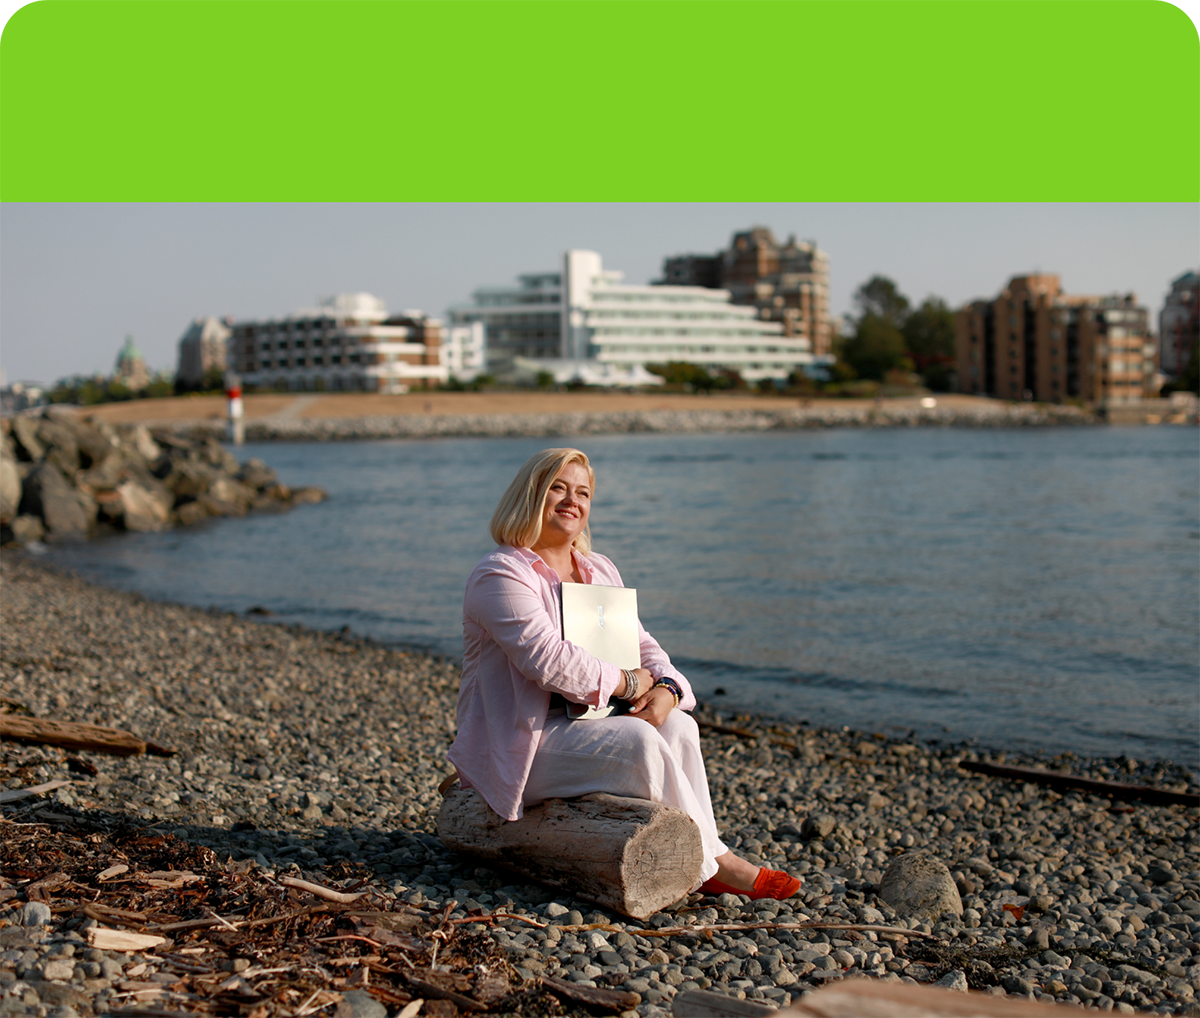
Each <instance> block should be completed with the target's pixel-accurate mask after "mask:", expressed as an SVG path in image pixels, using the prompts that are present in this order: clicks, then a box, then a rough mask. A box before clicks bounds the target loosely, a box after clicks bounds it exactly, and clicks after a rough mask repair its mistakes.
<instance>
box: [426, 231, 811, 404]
mask: <svg viewBox="0 0 1200 1018" xmlns="http://www.w3.org/2000/svg"><path fill="white" fill-rule="evenodd" d="M622 278H623V274H622V273H620V272H614V271H611V270H606V269H605V268H604V266H603V263H602V260H601V257H600V255H599V254H597V253H596V252H594V251H567V252H566V253H565V254H564V256H563V268H562V271H561V272H546V273H533V274H527V275H522V276H518V277H517V282H518V285H517V286H515V287H494V288H482V289H479V290H476V291H475V293H474V294H472V298H473V301H472V303H470V304H459V305H455V306H453V307H452V308H450V311H449V318H450V322H451V323H452V325H457V324H467V323H470V322H480V323H482V324H483V325H484V327H485V328H486V330H487V351H488V363H489V364H490V365H492V367H493V369H494V370H495V371H497V372H498V373H519V372H521V371H522V370H533V369H535V368H536V369H540V370H545V371H549V372H550V373H551V374H554V375H555V377H556V378H557V377H559V376H560V375H563V374H567V373H571V374H573V375H578V376H579V377H581V378H584V379H585V380H588V381H592V382H594V383H596V384H613V385H631V384H643V383H644V382H645V381H646V380H647V376H646V375H645V366H646V365H647V364H665V363H667V362H668V361H683V362H686V363H690V364H696V365H698V366H700V367H703V368H705V369H706V370H709V371H721V370H732V371H737V372H738V373H739V374H740V375H741V376H742V377H743V378H744V379H746V380H747V381H749V382H754V381H758V380H760V379H764V378H773V379H780V380H782V379H784V378H786V377H787V376H788V375H789V374H790V373H791V372H793V371H795V370H801V371H805V372H810V371H814V370H816V371H819V370H821V369H822V368H823V367H824V365H825V363H826V362H828V361H831V360H832V358H814V356H813V353H812V346H811V343H810V342H809V340H808V338H807V337H806V336H787V335H785V330H784V326H783V323H782V322H779V321H768V320H764V319H763V318H762V317H761V316H760V314H759V313H758V311H757V310H756V309H755V308H753V307H746V306H742V305H737V304H734V303H732V302H731V300H730V294H729V291H728V290H720V289H710V288H708V287H704V286H672V285H657V284H655V285H649V286H633V285H629V284H625V283H622V282H621V279H622Z"/></svg>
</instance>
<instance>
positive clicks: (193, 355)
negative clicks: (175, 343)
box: [175, 315, 231, 389]
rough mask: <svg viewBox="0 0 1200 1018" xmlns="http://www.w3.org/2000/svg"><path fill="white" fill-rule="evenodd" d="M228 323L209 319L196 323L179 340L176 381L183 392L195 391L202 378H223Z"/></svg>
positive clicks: (204, 318) (226, 352)
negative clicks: (185, 390) (220, 375)
mask: <svg viewBox="0 0 1200 1018" xmlns="http://www.w3.org/2000/svg"><path fill="white" fill-rule="evenodd" d="M230 335H231V332H230V329H229V323H228V322H224V321H222V320H221V319H219V318H214V317H213V316H212V315H206V316H203V317H200V318H197V319H195V320H194V321H193V322H192V324H191V325H189V326H188V327H187V329H186V330H185V331H184V333H183V335H182V336H180V338H179V367H178V368H177V369H176V371H175V380H176V382H177V383H178V384H179V385H181V386H182V387H183V388H186V389H197V388H199V387H200V386H201V385H202V384H203V383H204V379H205V376H206V375H207V376H208V377H209V378H210V379H211V378H212V377H213V376H214V375H218V374H224V373H225V369H226V368H227V367H228V365H229V337H230Z"/></svg>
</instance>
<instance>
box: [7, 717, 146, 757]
mask: <svg viewBox="0 0 1200 1018" xmlns="http://www.w3.org/2000/svg"><path fill="white" fill-rule="evenodd" d="M0 735H3V736H4V738H6V739H14V740H16V741H17V742H36V743H40V744H41V745H44V746H62V747H63V748H64V749H88V750H91V751H92V752H94V753H108V754H109V755H110V756H140V755H141V754H142V753H145V752H146V750H147V749H148V748H149V745H148V744H147V743H146V741H145V740H144V739H139V738H138V737H137V736H136V735H134V734H133V733H132V732H126V731H123V730H122V729H120V728H105V727H103V726H101V725H87V724H83V723H81V722H78V721H52V720H51V719H50V718H30V717H24V716H23V715H20V714H0ZM168 753H169V751H168Z"/></svg>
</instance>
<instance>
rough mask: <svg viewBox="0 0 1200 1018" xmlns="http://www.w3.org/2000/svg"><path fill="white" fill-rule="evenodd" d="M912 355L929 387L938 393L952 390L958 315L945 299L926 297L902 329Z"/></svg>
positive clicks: (906, 320) (910, 355)
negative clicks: (951, 382) (956, 317)
mask: <svg viewBox="0 0 1200 1018" xmlns="http://www.w3.org/2000/svg"><path fill="white" fill-rule="evenodd" d="M900 331H901V332H903V333H904V343H905V346H906V347H907V349H908V355H909V357H911V358H912V361H913V364H914V365H915V366H916V369H917V371H919V372H920V373H921V377H922V378H923V379H924V380H925V384H926V385H927V386H929V388H930V389H933V390H934V391H935V392H946V391H947V390H949V388H950V369H951V368H952V367H953V366H954V331H955V321H954V312H953V311H951V310H950V308H949V306H947V304H946V302H945V301H944V300H942V299H941V297H933V296H930V297H926V298H925V300H924V301H922V302H921V306H920V307H918V308H916V309H914V310H913V311H912V312H911V313H910V314H909V315H908V317H907V318H905V319H904V325H903V326H902V327H901V330H900Z"/></svg>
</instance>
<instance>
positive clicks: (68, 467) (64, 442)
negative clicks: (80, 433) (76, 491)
mask: <svg viewBox="0 0 1200 1018" xmlns="http://www.w3.org/2000/svg"><path fill="white" fill-rule="evenodd" d="M37 437H38V441H39V442H41V443H42V447H43V448H44V449H45V450H46V459H48V460H49V461H50V462H51V463H53V464H54V465H55V466H56V467H58V469H59V470H61V471H62V472H63V475H64V476H66V477H71V478H73V477H74V476H75V475H76V473H78V472H79V467H80V462H79V443H78V442H76V441H75V434H74V429H73V428H71V427H70V426H69V425H67V424H63V423H61V422H59V421H55V420H50V419H48V418H47V419H45V420H43V421H42V422H41V423H40V424H39V425H38V429H37Z"/></svg>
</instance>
